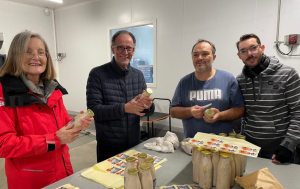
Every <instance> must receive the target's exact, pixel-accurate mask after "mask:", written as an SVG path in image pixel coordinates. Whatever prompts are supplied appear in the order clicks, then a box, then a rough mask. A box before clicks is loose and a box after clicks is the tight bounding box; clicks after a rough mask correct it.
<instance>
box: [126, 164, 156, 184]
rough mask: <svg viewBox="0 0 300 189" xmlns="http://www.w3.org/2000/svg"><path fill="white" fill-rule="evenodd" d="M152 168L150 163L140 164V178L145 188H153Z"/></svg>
mask: <svg viewBox="0 0 300 189" xmlns="http://www.w3.org/2000/svg"><path fill="white" fill-rule="evenodd" d="M150 168H151V166H150V165H149V164H142V165H140V170H141V171H140V180H141V185H142V188H143V189H153V179H152V176H151V172H150ZM130 189H131V188H130Z"/></svg>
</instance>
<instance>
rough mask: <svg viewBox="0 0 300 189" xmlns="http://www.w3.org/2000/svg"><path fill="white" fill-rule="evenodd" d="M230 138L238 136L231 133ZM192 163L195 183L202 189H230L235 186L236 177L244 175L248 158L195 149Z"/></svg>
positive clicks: (199, 148) (222, 134) (241, 137)
mask: <svg viewBox="0 0 300 189" xmlns="http://www.w3.org/2000/svg"><path fill="white" fill-rule="evenodd" d="M224 134H225V133H221V134H220V135H221V136H224ZM225 136H226V134H225ZM230 137H236V134H235V133H230ZM238 138H239V139H245V136H242V135H240V136H239V137H238ZM192 162H193V181H194V182H196V183H199V186H200V187H201V188H203V189H211V188H212V186H216V188H217V189H229V188H230V186H234V184H235V181H234V179H235V177H236V176H242V175H243V172H244V171H245V167H246V156H243V155H239V154H233V153H220V152H219V151H218V150H211V151H208V150H204V148H202V147H194V148H193V159H192Z"/></svg>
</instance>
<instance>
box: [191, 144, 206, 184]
mask: <svg viewBox="0 0 300 189" xmlns="http://www.w3.org/2000/svg"><path fill="white" fill-rule="evenodd" d="M203 150H204V148H202V147H196V148H195V150H194V151H193V153H195V154H194V156H195V158H194V163H193V181H194V182H195V183H199V181H198V180H199V170H200V169H201V167H200V164H201V158H202V155H201V151H203Z"/></svg>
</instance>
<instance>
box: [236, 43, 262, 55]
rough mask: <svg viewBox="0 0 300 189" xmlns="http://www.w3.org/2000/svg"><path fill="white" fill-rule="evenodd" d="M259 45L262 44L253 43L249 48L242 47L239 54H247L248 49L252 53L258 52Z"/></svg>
mask: <svg viewBox="0 0 300 189" xmlns="http://www.w3.org/2000/svg"><path fill="white" fill-rule="evenodd" d="M259 46H260V45H253V46H251V47H250V48H249V49H242V50H240V51H239V54H240V55H241V56H245V55H247V54H248V51H250V52H251V53H256V52H257V49H258V47H259Z"/></svg>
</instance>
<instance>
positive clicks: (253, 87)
mask: <svg viewBox="0 0 300 189" xmlns="http://www.w3.org/2000/svg"><path fill="white" fill-rule="evenodd" d="M251 80H252V89H253V98H254V101H256V95H255V85H254V79H253V78H252V79H251Z"/></svg>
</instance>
